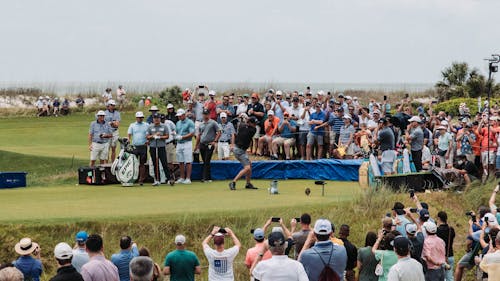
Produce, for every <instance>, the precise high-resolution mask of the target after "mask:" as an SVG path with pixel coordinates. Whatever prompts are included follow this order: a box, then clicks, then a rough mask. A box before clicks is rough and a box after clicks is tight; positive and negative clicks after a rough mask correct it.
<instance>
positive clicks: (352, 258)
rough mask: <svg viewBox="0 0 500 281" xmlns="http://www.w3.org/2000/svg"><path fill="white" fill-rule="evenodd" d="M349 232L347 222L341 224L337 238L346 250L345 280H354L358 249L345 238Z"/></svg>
mask: <svg viewBox="0 0 500 281" xmlns="http://www.w3.org/2000/svg"><path fill="white" fill-rule="evenodd" d="M349 234H350V227H349V226H348V225H347V224H343V225H341V226H340V230H339V239H340V240H342V242H343V243H344V247H345V249H346V252H347V265H346V268H345V280H346V281H354V280H355V273H354V269H355V268H356V262H357V260H358V249H357V248H356V246H355V245H354V244H352V243H351V241H349V240H348V239H347V238H348V237H349Z"/></svg>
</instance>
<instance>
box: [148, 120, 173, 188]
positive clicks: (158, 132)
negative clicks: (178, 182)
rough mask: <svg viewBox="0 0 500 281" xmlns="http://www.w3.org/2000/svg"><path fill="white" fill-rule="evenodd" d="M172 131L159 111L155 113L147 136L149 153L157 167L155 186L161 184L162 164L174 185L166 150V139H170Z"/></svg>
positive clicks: (168, 178) (169, 181)
mask: <svg viewBox="0 0 500 281" xmlns="http://www.w3.org/2000/svg"><path fill="white" fill-rule="evenodd" d="M169 135H170V131H169V129H168V127H167V125H165V124H162V123H161V116H160V114H158V113H154V114H153V124H151V125H149V128H148V131H147V135H146V138H147V139H148V140H149V154H150V155H151V160H152V161H153V165H154V169H155V182H154V183H153V186H158V185H160V165H159V161H161V165H162V167H163V171H164V172H165V177H166V180H167V182H168V183H169V184H170V185H174V181H173V180H171V179H170V173H169V170H168V163H167V153H166V151H165V140H166V139H168V136H169Z"/></svg>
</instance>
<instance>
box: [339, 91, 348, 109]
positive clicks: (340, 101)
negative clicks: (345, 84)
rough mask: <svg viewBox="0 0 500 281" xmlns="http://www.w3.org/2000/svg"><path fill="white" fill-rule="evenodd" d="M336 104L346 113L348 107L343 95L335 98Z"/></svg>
mask: <svg viewBox="0 0 500 281" xmlns="http://www.w3.org/2000/svg"><path fill="white" fill-rule="evenodd" d="M337 102H338V103H340V107H342V110H343V111H344V112H347V110H348V105H347V103H346V102H345V96H344V94H342V93H340V94H339V95H338V96H337Z"/></svg>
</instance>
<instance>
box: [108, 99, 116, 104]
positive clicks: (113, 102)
mask: <svg viewBox="0 0 500 281" xmlns="http://www.w3.org/2000/svg"><path fill="white" fill-rule="evenodd" d="M108 105H116V102H115V100H108Z"/></svg>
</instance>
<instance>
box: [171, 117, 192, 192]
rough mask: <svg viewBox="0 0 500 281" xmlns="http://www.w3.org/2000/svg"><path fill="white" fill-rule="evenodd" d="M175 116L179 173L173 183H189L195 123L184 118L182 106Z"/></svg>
mask: <svg viewBox="0 0 500 281" xmlns="http://www.w3.org/2000/svg"><path fill="white" fill-rule="evenodd" d="M177 117H178V118H179V121H177V124H176V125H175V130H176V132H177V134H176V137H175V139H176V140H177V147H176V154H177V161H178V162H179V168H180V172H181V175H180V178H179V179H178V180H177V181H176V182H175V183H182V184H191V170H192V165H191V163H192V162H193V136H194V132H195V125H194V123H193V121H191V120H190V119H188V118H186V111H184V109H182V108H181V109H179V110H177Z"/></svg>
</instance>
